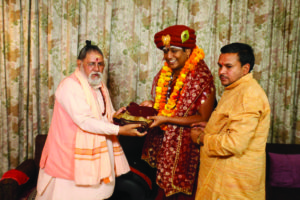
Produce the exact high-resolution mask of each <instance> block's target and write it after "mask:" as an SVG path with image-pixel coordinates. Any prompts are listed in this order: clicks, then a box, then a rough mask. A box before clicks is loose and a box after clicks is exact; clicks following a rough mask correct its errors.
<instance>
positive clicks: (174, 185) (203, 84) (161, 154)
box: [142, 60, 214, 196]
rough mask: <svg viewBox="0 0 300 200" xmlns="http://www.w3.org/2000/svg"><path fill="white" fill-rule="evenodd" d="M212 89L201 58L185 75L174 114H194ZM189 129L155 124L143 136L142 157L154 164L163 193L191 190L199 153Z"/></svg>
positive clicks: (211, 82)
mask: <svg viewBox="0 0 300 200" xmlns="http://www.w3.org/2000/svg"><path fill="white" fill-rule="evenodd" d="M159 75H160V72H159V73H158V74H157V75H156V77H155V79H154V81H153V88H152V95H153V97H155V94H154V92H155V88H156V86H157V81H158V77H159ZM213 89H214V81H213V76H212V74H211V72H210V70H209V69H208V67H207V65H206V64H205V62H204V61H203V60H201V61H200V62H199V63H198V64H197V66H196V67H195V69H194V70H193V71H190V72H189V73H188V74H187V76H186V79H185V82H184V87H183V88H182V90H183V92H181V93H180V97H179V99H178V102H177V105H176V110H175V116H179V117H186V116H191V115H195V114H196V113H197V110H198V109H199V107H200V106H201V104H203V102H204V101H205V100H206V99H207V97H208V95H209V94H210V93H211V92H212V91H213ZM190 132H191V128H190V127H185V126H179V125H174V124H169V125H168V126H167V130H166V131H162V130H160V129H159V128H154V129H152V130H150V131H149V133H148V134H147V136H146V139H145V143H144V147H143V151H142V159H144V160H145V161H147V162H148V163H149V164H150V165H151V166H152V167H156V168H157V175H156V183H157V184H158V185H159V187H160V188H162V189H163V190H164V191H165V195H166V196H170V195H173V194H175V193H179V192H181V193H184V194H187V195H192V194H193V187H194V186H195V183H196V179H197V174H198V173H197V172H198V166H199V157H200V153H199V145H197V144H195V143H193V141H192V139H191V137H190Z"/></svg>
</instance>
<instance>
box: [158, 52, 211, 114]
mask: <svg viewBox="0 0 300 200" xmlns="http://www.w3.org/2000/svg"><path fill="white" fill-rule="evenodd" d="M204 56H205V54H204V51H203V49H200V48H199V47H198V46H196V47H195V48H194V49H193V52H192V54H191V56H190V57H189V58H188V60H187V61H186V62H185V65H184V67H183V68H182V69H181V71H180V73H179V76H178V78H177V80H176V83H175V86H174V89H173V92H172V93H171V94H170V97H169V98H168V90H169V87H170V84H171V83H170V81H171V77H172V69H171V68H170V67H169V66H168V64H167V63H166V62H165V63H164V66H163V67H162V69H161V73H160V76H159V79H158V81H157V86H156V88H155V92H156V96H155V101H154V106H153V107H154V108H155V109H156V110H157V111H158V115H162V116H167V117H172V116H174V115H175V111H176V107H178V105H177V101H178V99H179V97H180V95H181V94H182V93H183V92H184V91H185V90H184V82H185V79H186V76H187V74H188V73H189V72H190V71H193V69H194V68H195V67H196V65H197V63H198V62H199V61H200V60H203V59H204Z"/></svg>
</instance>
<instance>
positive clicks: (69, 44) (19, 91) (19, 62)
mask: <svg viewBox="0 0 300 200" xmlns="http://www.w3.org/2000/svg"><path fill="white" fill-rule="evenodd" d="M174 24H185V25H188V26H190V27H192V28H194V29H195V30H196V33H197V45H198V46H199V47H201V48H203V49H204V51H205V53H206V58H205V61H206V63H207V64H208V66H209V68H210V69H211V71H212V73H213V75H214V77H215V84H216V87H217V98H218V99H219V98H220V97H221V95H222V92H223V87H222V85H221V84H220V82H219V79H218V66H217V60H218V57H219V54H220V48H221V47H222V46H223V45H225V44H228V43H231V42H244V43H248V44H250V45H252V47H253V48H254V50H255V55H256V63H255V64H256V65H255V68H254V72H253V74H254V77H255V78H256V79H257V80H258V81H259V83H260V84H261V85H262V87H263V88H264V89H265V91H266V93H267V95H268V97H269V101H270V104H271V109H272V116H271V117H272V122H271V129H270V134H269V142H272V143H288V144H289V143H296V144H300V111H299V109H298V107H299V105H300V99H299V92H300V82H299V78H300V69H299V68H300V64H299V63H300V2H299V0H252V1H249V0H143V1H142V0H80V1H78V0H60V1H59V0H24V1H21V0H19V1H17V0H0V87H1V93H0V101H1V104H0V112H1V113H0V116H1V119H0V163H1V164H0V175H2V174H3V173H4V172H5V171H7V170H8V169H11V168H15V167H16V166H17V165H18V164H19V163H20V162H22V161H23V160H24V159H26V158H32V157H33V155H34V153H33V152H34V138H35V136H36V135H38V134H47V132H48V128H49V125H50V122H51V117H52V111H53V104H54V92H55V89H56V88H57V86H58V84H59V82H60V81H61V80H62V79H63V78H65V77H66V76H68V75H69V74H71V73H72V72H73V71H74V69H75V67H76V57H77V54H78V52H79V50H80V49H81V48H82V47H83V46H84V44H85V40H92V42H93V43H94V44H97V45H98V46H99V47H100V48H101V49H102V50H103V53H104V55H105V61H106V68H105V78H106V80H107V84H108V87H109V90H110V94H111V97H112V101H113V104H114V106H115V108H116V109H118V108H120V107H121V106H126V105H127V104H128V103H129V102H131V101H134V102H137V103H140V102H141V101H143V100H146V99H149V98H150V90H151V85H152V79H153V77H154V75H155V74H156V73H157V72H158V70H159V69H160V68H161V66H162V64H163V60H162V59H163V55H162V52H161V51H160V50H158V49H157V48H156V47H155V44H154V42H153V36H154V34H155V33H156V32H158V31H160V30H162V29H163V28H166V27H167V26H170V25H174Z"/></svg>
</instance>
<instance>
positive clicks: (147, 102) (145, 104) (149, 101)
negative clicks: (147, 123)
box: [140, 100, 154, 107]
mask: <svg viewBox="0 0 300 200" xmlns="http://www.w3.org/2000/svg"><path fill="white" fill-rule="evenodd" d="M153 104H154V102H153V101H151V100H146V101H143V102H142V103H141V104H140V106H147V107H153Z"/></svg>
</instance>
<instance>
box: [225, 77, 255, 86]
mask: <svg viewBox="0 0 300 200" xmlns="http://www.w3.org/2000/svg"><path fill="white" fill-rule="evenodd" d="M251 79H253V75H252V73H248V74H246V75H245V76H242V77H241V78H240V79H238V80H237V81H235V82H233V83H232V84H230V85H229V86H227V87H226V88H225V90H231V89H233V88H235V87H236V86H238V85H240V84H241V83H243V82H247V81H249V80H251Z"/></svg>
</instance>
